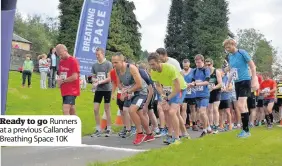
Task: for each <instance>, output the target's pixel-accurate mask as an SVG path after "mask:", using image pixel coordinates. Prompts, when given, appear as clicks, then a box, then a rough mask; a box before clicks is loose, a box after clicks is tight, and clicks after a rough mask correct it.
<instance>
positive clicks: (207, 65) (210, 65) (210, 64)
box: [205, 58, 213, 69]
mask: <svg viewBox="0 0 282 166" xmlns="http://www.w3.org/2000/svg"><path fill="white" fill-rule="evenodd" d="M205 66H206V67H208V68H210V69H212V68H213V60H212V59H211V58H208V59H206V60H205Z"/></svg>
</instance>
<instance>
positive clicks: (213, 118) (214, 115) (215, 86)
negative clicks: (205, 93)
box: [205, 58, 222, 134]
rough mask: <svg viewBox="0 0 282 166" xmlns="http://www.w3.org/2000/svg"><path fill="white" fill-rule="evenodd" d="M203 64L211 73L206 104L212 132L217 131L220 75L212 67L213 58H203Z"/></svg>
mask: <svg viewBox="0 0 282 166" xmlns="http://www.w3.org/2000/svg"><path fill="white" fill-rule="evenodd" d="M205 66H206V67H207V68H209V69H210V71H211V75H210V80H209V90H210V98H209V106H208V112H209V114H208V116H209V130H211V127H212V129H213V133H214V134H217V133H218V126H219V111H218V107H219V104H220V90H221V86H222V77H221V73H220V71H219V70H216V69H215V68H214V67H213V60H212V59H210V58H208V59H206V60H205Z"/></svg>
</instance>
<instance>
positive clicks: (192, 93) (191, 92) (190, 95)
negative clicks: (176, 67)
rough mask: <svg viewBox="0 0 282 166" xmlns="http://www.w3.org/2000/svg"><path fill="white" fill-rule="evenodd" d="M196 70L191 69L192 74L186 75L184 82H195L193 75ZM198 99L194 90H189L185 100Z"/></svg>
mask: <svg viewBox="0 0 282 166" xmlns="http://www.w3.org/2000/svg"><path fill="white" fill-rule="evenodd" d="M194 70H195V69H191V70H190V72H189V73H188V74H187V75H184V80H185V82H186V83H191V82H193V73H194ZM195 97H196V91H195V89H194V88H187V93H186V96H185V98H189V99H191V98H195Z"/></svg>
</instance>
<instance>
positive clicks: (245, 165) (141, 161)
mask: <svg viewBox="0 0 282 166" xmlns="http://www.w3.org/2000/svg"><path fill="white" fill-rule="evenodd" d="M236 132H238V130H237V131H233V132H229V133H224V134H218V135H209V136H207V137H204V138H201V139H194V140H186V141H184V142H183V143H182V144H179V145H171V146H168V147H165V148H161V149H156V150H151V151H148V152H144V153H140V154H137V155H136V156H134V157H131V158H128V159H124V160H120V161H116V162H110V163H93V164H90V165H91V166H188V165H191V166H207V165H209V166H281V165H282V157H281V155H282V129H281V128H274V129H272V130H267V129H266V128H265V127H260V128H255V129H252V136H251V137H249V138H247V139H239V138H236V137H235V136H236Z"/></svg>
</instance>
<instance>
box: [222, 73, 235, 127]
mask: <svg viewBox="0 0 282 166" xmlns="http://www.w3.org/2000/svg"><path fill="white" fill-rule="evenodd" d="M231 93H232V87H230V85H228V70H227V69H224V71H222V88H221V95H220V104H219V114H220V118H219V119H220V120H219V122H220V127H219V131H225V130H232V127H233V126H232V117H231V112H230V97H231ZM225 113H226V115H227V122H228V128H226V129H224V126H223V124H224V118H223V116H224V114H225Z"/></svg>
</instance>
